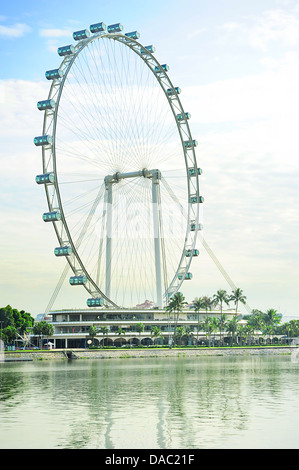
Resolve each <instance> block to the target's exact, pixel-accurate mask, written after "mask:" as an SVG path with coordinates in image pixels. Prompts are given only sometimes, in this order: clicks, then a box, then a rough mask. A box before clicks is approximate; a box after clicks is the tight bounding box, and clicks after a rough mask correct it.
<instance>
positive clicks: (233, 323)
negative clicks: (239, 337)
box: [227, 316, 240, 344]
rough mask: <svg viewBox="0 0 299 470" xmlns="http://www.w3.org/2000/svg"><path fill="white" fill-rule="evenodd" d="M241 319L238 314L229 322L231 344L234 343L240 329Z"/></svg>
mask: <svg viewBox="0 0 299 470" xmlns="http://www.w3.org/2000/svg"><path fill="white" fill-rule="evenodd" d="M239 321H240V319H239V318H238V317H237V316H234V317H233V318H232V320H229V321H228V322H227V330H228V331H229V332H230V333H231V344H233V342H234V339H235V336H236V333H237V330H238V322H239Z"/></svg>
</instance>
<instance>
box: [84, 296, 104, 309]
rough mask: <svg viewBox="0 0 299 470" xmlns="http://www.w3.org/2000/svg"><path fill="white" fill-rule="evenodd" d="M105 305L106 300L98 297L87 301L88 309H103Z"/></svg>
mask: <svg viewBox="0 0 299 470" xmlns="http://www.w3.org/2000/svg"><path fill="white" fill-rule="evenodd" d="M103 305H104V299H102V297H97V298H95V299H87V306H88V307H102V306H103Z"/></svg>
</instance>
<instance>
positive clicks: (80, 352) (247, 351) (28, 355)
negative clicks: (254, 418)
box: [5, 346, 297, 361]
mask: <svg viewBox="0 0 299 470" xmlns="http://www.w3.org/2000/svg"><path fill="white" fill-rule="evenodd" d="M294 349H297V348H296V347H294V346H284V347H279V346H276V347H269V348H267V347H262V348H261V347H247V348H194V349H191V348H189V349H117V350H113V349H98V350H88V349H67V350H66V349H60V350H59V349H56V350H54V351H53V350H52V351H34V352H31V351H9V352H5V360H6V361H14V360H16V361H22V360H24V361H31V360H53V359H56V360H57V359H65V360H67V355H66V353H69V354H70V353H72V355H73V358H77V359H113V358H115V359H117V358H143V357H202V356H238V355H239V356H251V355H281V354H292V352H294Z"/></svg>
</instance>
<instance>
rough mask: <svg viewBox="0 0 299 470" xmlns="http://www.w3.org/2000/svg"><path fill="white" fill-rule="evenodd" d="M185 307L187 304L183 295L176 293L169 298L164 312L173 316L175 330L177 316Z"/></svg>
mask: <svg viewBox="0 0 299 470" xmlns="http://www.w3.org/2000/svg"><path fill="white" fill-rule="evenodd" d="M185 305H187V302H186V300H185V297H184V295H183V294H182V293H181V292H177V293H176V294H174V295H173V296H172V297H171V299H170V302H169V304H168V305H167V307H166V311H167V312H168V314H169V315H170V314H171V313H173V314H174V324H175V328H176V327H177V323H178V319H179V315H180V313H181V312H182V311H183V308H184V306H185Z"/></svg>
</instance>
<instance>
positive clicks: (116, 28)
mask: <svg viewBox="0 0 299 470" xmlns="http://www.w3.org/2000/svg"><path fill="white" fill-rule="evenodd" d="M123 29H124V27H123V25H122V24H121V23H115V24H110V25H109V26H108V28H107V31H108V33H120V32H121V31H122V30H123Z"/></svg>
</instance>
